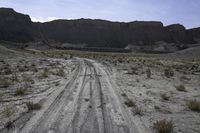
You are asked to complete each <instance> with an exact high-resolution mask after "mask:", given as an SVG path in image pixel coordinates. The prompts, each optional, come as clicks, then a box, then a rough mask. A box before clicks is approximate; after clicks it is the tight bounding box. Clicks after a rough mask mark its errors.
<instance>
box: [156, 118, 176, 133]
mask: <svg viewBox="0 0 200 133" xmlns="http://www.w3.org/2000/svg"><path fill="white" fill-rule="evenodd" d="M153 129H154V130H155V131H156V133H171V132H172V131H173V129H174V124H173V122H172V121H167V120H166V119H163V120H160V121H156V122H155V123H153Z"/></svg>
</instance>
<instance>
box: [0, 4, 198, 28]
mask: <svg viewBox="0 0 200 133" xmlns="http://www.w3.org/2000/svg"><path fill="white" fill-rule="evenodd" d="M0 7H9V8H13V9H14V10H15V11H17V12H20V13H24V14H28V15H29V16H30V17H31V20H32V21H34V22H37V21H39V22H46V21H51V20H54V19H79V18H91V19H105V20H110V21H120V22H130V21H136V20H137V21H161V22H163V23H164V25H169V24H174V23H175V24H176V23H180V24H183V25H184V26H185V27H186V28H194V27H200V0H0Z"/></svg>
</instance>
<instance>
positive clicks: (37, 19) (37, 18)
mask: <svg viewBox="0 0 200 133" xmlns="http://www.w3.org/2000/svg"><path fill="white" fill-rule="evenodd" d="M56 19H60V18H58V17H41V16H38V17H32V16H31V20H32V21H33V22H48V21H52V20H56Z"/></svg>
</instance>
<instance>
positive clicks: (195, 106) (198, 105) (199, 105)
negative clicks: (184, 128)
mask: <svg viewBox="0 0 200 133" xmlns="http://www.w3.org/2000/svg"><path fill="white" fill-rule="evenodd" d="M187 106H188V108H189V109H191V110H193V111H200V102H198V101H197V100H189V101H188V102H187Z"/></svg>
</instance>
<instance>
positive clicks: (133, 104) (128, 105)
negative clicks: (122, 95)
mask: <svg viewBox="0 0 200 133" xmlns="http://www.w3.org/2000/svg"><path fill="white" fill-rule="evenodd" d="M124 104H125V105H126V106H127V107H135V106H136V104H135V102H133V101H132V100H131V99H127V100H126V101H125V102H124Z"/></svg>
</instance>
